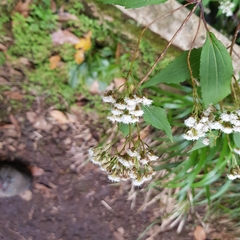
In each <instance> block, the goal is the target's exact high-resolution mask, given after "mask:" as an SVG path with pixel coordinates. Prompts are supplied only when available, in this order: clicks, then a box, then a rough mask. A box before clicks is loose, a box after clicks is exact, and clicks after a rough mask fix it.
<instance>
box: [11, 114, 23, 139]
mask: <svg viewBox="0 0 240 240" xmlns="http://www.w3.org/2000/svg"><path fill="white" fill-rule="evenodd" d="M9 119H10V121H11V123H12V124H13V125H14V127H15V129H16V130H17V132H18V136H19V137H20V136H21V128H20V125H19V123H18V120H17V119H16V118H15V116H14V115H13V114H10V115H9Z"/></svg>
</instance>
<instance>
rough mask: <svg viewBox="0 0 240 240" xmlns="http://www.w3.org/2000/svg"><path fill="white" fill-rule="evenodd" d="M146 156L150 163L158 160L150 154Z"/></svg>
mask: <svg viewBox="0 0 240 240" xmlns="http://www.w3.org/2000/svg"><path fill="white" fill-rule="evenodd" d="M147 156H148V159H149V160H150V161H156V160H157V159H158V158H159V157H158V156H156V155H153V154H151V153H148V154H147Z"/></svg>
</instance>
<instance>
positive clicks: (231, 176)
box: [227, 174, 237, 180]
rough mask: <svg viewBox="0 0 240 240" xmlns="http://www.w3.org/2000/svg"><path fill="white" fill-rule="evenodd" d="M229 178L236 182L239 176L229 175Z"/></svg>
mask: <svg viewBox="0 0 240 240" xmlns="http://www.w3.org/2000/svg"><path fill="white" fill-rule="evenodd" d="M227 177H228V178H229V179H230V180H234V179H236V178H237V176H235V175H233V174H227Z"/></svg>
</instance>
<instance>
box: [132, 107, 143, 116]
mask: <svg viewBox="0 0 240 240" xmlns="http://www.w3.org/2000/svg"><path fill="white" fill-rule="evenodd" d="M143 114H144V112H143V110H141V109H140V110H135V111H131V115H133V116H135V117H141V116H142V115H143Z"/></svg>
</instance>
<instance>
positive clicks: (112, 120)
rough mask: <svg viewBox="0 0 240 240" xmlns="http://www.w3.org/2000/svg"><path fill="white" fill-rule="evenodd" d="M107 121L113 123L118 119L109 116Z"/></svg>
mask: <svg viewBox="0 0 240 240" xmlns="http://www.w3.org/2000/svg"><path fill="white" fill-rule="evenodd" d="M107 119H108V120H110V121H111V122H113V123H114V122H117V119H118V118H117V117H116V116H115V115H111V116H108V117H107Z"/></svg>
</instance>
